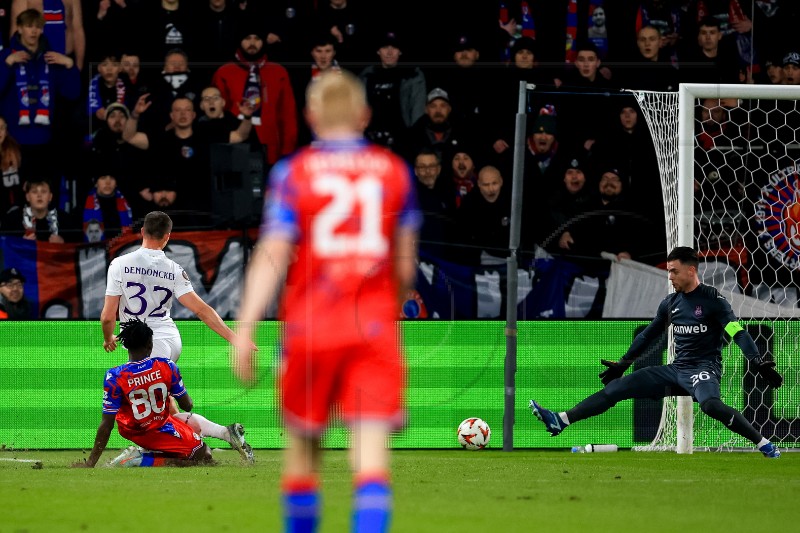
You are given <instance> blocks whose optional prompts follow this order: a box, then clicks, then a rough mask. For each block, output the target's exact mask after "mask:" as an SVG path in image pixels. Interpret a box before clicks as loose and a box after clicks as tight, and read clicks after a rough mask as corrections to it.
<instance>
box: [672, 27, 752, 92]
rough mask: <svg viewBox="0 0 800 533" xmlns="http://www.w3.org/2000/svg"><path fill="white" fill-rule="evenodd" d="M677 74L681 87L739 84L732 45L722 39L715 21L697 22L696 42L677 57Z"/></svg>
mask: <svg viewBox="0 0 800 533" xmlns="http://www.w3.org/2000/svg"><path fill="white" fill-rule="evenodd" d="M679 74H680V80H681V81H682V82H684V83H739V57H738V54H737V52H736V43H735V42H734V41H733V40H729V39H727V38H724V37H723V34H722V30H721V28H720V22H719V19H717V18H715V17H705V18H704V19H703V20H702V21H701V22H700V26H699V28H698V30H697V39H696V40H695V41H694V42H693V43H690V44H689V46H687V49H686V50H685V51H684V52H683V53H681V54H680V70H679Z"/></svg>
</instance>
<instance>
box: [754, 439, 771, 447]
mask: <svg viewBox="0 0 800 533" xmlns="http://www.w3.org/2000/svg"><path fill="white" fill-rule="evenodd" d="M765 444H769V441H768V440H767V439H765V438H764V437H761V442H759V443H758V444H756V448H758V449H759V450H760V449H761V447H762V446H764V445H765Z"/></svg>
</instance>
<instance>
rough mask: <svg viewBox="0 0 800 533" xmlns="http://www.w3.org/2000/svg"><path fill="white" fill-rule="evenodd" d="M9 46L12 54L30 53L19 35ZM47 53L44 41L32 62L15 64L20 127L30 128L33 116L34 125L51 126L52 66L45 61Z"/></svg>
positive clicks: (33, 55)
mask: <svg viewBox="0 0 800 533" xmlns="http://www.w3.org/2000/svg"><path fill="white" fill-rule="evenodd" d="M9 46H10V47H11V53H14V52H16V51H18V50H25V51H27V52H28V53H30V51H28V50H27V49H26V48H25V47H24V46H23V45H22V43H21V42H20V41H19V36H18V35H15V36H14V37H13V38H12V39H11V44H10V45H9ZM45 52H46V50H45V48H44V46H42V41H40V42H39V48H38V50H36V52H34V53H32V54H31V56H32V57H31V60H30V61H28V62H27V63H15V64H14V67H13V68H14V73H15V74H16V76H15V85H16V87H17V97H18V98H19V116H18V117H17V120H18V124H19V125H20V126H30V125H31V115H33V123H34V124H39V125H40V126H48V125H50V66H49V65H48V64H47V63H46V62H45V60H44V53H45Z"/></svg>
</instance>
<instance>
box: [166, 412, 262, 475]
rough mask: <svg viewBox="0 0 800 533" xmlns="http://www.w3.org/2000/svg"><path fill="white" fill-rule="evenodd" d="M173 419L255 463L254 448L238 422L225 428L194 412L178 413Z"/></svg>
mask: <svg viewBox="0 0 800 533" xmlns="http://www.w3.org/2000/svg"><path fill="white" fill-rule="evenodd" d="M172 418H175V419H177V420H181V421H182V422H185V423H186V424H188V425H189V427H191V428H192V429H193V430H194V431H195V432H196V433H198V434H199V435H200V436H201V437H214V438H216V439H220V440H224V441H225V442H227V443H228V444H230V445H231V447H232V448H233V449H234V450H236V451H237V452H239V455H241V456H242V459H244V460H245V461H248V462H250V463H252V462H254V460H255V459H254V456H253V448H252V447H251V446H250V445H249V444H248V443H247V441H246V440H245V438H244V427H243V426H242V425H241V424H239V423H238V422H236V423H233V424H229V425H227V426H223V425H220V424H217V423H216V422H212V421H211V420H209V419H207V418H205V417H204V416H201V415H198V414H197V413H194V412H191V413H177V414H174V415H172Z"/></svg>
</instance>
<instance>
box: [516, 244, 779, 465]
mask: <svg viewBox="0 0 800 533" xmlns="http://www.w3.org/2000/svg"><path fill="white" fill-rule="evenodd" d="M698 263H699V261H698V258H697V253H696V252H695V251H694V250H693V249H692V248H689V247H686V246H678V247H677V248H675V249H673V250H672V252H670V254H669V255H668V256H667V272H668V274H669V281H670V283H672V286H673V287H674V289H675V292H674V293H672V294H670V295H668V296H667V297H666V298H664V300H663V301H662V302H661V304H660V305H659V306H658V312H657V313H656V316H655V318H654V319H653V321H652V322H650V324H649V325H648V326H647V327H646V328H645V329H644V330H643V331H642V332H641V333H640V334H639V335H637V336H636V338H635V339H634V341H633V343H632V344H631V346H630V348H628V352H627V353H626V354H625V355H624V356H622V359H620V360H619V361H618V362H613V361H606V360H602V361H601V363H602V364H603V365H604V366H606V367H608V368H607V369H605V370H604V371H602V372H601V373H600V379H601V380H602V382H603V385H605V388H603V389H602V390H600V391H598V392H596V393H594V394H592V395H591V396H589V397H588V398H586V399H584V400H583V401H581V402H580V403H578V405H576V406H575V407H573V408H572V409H570V410H569V411H566V412H555V411H550V410H548V409H544V408H543V407H541V406H540V405H539V404H538V403H536V402H535V401H534V400H531V401H530V408H531V410H532V411H533V414H534V415H535V416H536V417H537V418H538V419H539V420H541V421H542V422H544V424H545V426H546V428H547V431H549V432H550V434H551V435H552V436H556V435H558V434H559V433H561V431H563V430H564V428H565V427H567V426H568V425H570V424H574V423H575V422H577V421H579V420H583V419H585V418H589V417H592V416H596V415H599V414H601V413H604V412H606V411H607V410H608V409H610V408H611V407H613V406H614V405H616V404H617V402H620V401H622V400H628V399H630V398H663V397H665V396H682V395H687V394H688V395H689V396H691V397H692V398H693V399H694V401H696V402H697V403H698V404H700V409H701V410H702V411H703V412H704V413H706V414H707V415H709V416H710V417H712V418H714V419H716V420H719V421H720V422H722V423H723V424H725V426H727V427H728V428H729V429H730V430H731V431H733V432H735V433H738V434H739V435H742V436H743V437H745V438H747V439H749V440H751V441H752V442H753V444H755V445H756V447H758V449H759V451H760V452H761V453H763V454H764V456H765V457H770V458H775V459H777V458H778V457H780V455H781V454H780V451H779V450H778V447H777V446H775V444H773V443H771V442H770V441H768V440H767V439H765V438H764V437H763V436H762V435H761V433H759V431H758V430H757V429H755V428H754V427H753V425H752V424H750V422H748V421H747V419H746V418H745V417H744V416H743V415H742V413H740V412H739V411H737V410H736V409H734V408H732V407H730V406H729V405H726V404H724V403H723V402H722V400H720V385H719V383H720V375H721V374H722V346H723V332H725V333H727V334H728V335H730V336H731V337H732V338H733V341H734V342H735V343H736V344H737V345H738V346H739V348H741V350H742V353H744V356H745V357H746V358H747V359H749V360H750V361H751V362H752V363H754V364H755V366H756V367H757V368H758V372H759V374H761V376H762V377H763V378H764V379H765V380H766V381H767V382H768V383H769V384H770V385H771V386H772V387H775V388H778V387H780V386H781V385H782V384H783V377H782V376H781V375H780V374H779V373H778V372H777V371H776V370H775V363H774V362H773V361H767V360H765V359H764V358H763V357H762V356H761V355H760V354H759V353H758V348H757V347H756V344H755V342H753V338H752V337H751V336H750V334H749V333H748V332H747V331H745V329H744V328H742V326H741V325H740V324H739V321H738V319H737V318H736V315H735V314H734V313H733V310H732V309H731V305H730V304H729V303H728V301H727V300H726V299H725V298H724V297H723V296H721V295H720V294H719V292H718V291H717V289H715V288H714V287H711V286H708V285H704V284H702V283H700V279H699V278H698V276H697V267H698ZM670 325H671V326H672V330H673V334H674V339H675V360H674V361H673V362H672V363H670V364H668V365H662V366H652V367H647V368H641V369H639V370H636V371H635V372H632V373H631V374H630V375H627V376H623V374H624V373H625V370H627V369H628V367H629V366H631V364H633V361H634V359H636V358H637V357H638V356H639V355H641V354H642V352H643V351H644V350H645V348H647V346H648V345H649V344H650V343H651V342H652V341H653V340H655V339H656V338H658V336H659V335H660V334H661V333H662V332H664V331H665V329H666V328H667V327H669V326H670Z"/></svg>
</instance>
